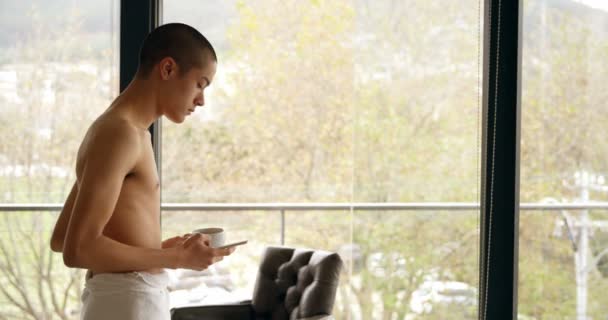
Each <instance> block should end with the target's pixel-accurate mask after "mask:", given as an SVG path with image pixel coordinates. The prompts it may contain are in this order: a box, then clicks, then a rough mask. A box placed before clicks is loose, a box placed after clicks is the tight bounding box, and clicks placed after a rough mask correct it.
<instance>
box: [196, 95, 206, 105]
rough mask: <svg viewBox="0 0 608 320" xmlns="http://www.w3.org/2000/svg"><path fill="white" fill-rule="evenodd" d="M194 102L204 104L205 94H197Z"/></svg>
mask: <svg viewBox="0 0 608 320" xmlns="http://www.w3.org/2000/svg"><path fill="white" fill-rule="evenodd" d="M194 104H196V105H197V106H198V107H202V106H204V105H205V98H204V97H203V95H199V96H197V97H196V99H195V100H194Z"/></svg>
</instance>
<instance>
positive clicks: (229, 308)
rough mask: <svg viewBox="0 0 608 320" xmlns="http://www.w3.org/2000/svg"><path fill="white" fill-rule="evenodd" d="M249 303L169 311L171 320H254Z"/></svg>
mask: <svg viewBox="0 0 608 320" xmlns="http://www.w3.org/2000/svg"><path fill="white" fill-rule="evenodd" d="M253 315H254V313H253V307H252V306H251V301H250V300H247V301H243V302H239V303H230V304H217V305H207V306H191V307H180V308H173V309H171V320H248V319H254V316H253Z"/></svg>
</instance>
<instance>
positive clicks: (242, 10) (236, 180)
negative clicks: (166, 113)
mask: <svg viewBox="0 0 608 320" xmlns="http://www.w3.org/2000/svg"><path fill="white" fill-rule="evenodd" d="M480 6H481V4H480V3H479V1H465V2H462V1H460V2H452V3H447V2H445V1H426V0H424V1H423V0H420V1H408V2H403V1H387V0H381V1H380V0H374V1H365V0H358V1H354V0H339V1H333V0H332V1H283V0H281V1H279V0H259V1H204V2H201V1H182V0H180V1H177V0H165V1H164V7H163V17H162V22H163V23H169V22H184V23H188V24H190V25H193V26H194V27H196V28H197V29H198V30H199V31H201V32H202V33H203V34H204V35H206V36H207V37H208V38H209V39H210V41H211V42H212V43H213V44H214V45H215V47H216V49H217V51H218V56H219V64H218V73H217V75H216V79H215V81H214V84H213V85H212V86H211V88H210V90H209V92H208V94H207V97H206V102H207V105H206V106H205V107H203V108H202V109H199V110H198V111H197V112H196V114H194V115H193V116H192V117H191V118H189V119H187V121H186V122H185V123H183V124H180V125H174V124H172V123H169V122H168V121H163V123H162V154H161V157H162V172H161V173H162V201H163V203H165V204H170V203H187V204H190V205H191V206H192V208H193V210H192V211H188V212H178V211H164V212H163V232H164V233H165V235H166V236H170V235H173V234H175V233H183V232H187V231H189V230H191V229H193V228H198V227H205V226H215V225H220V226H223V227H225V228H227V229H228V232H229V233H232V234H236V235H237V236H236V237H237V238H241V237H246V238H248V239H249V240H250V243H249V244H248V245H247V246H245V247H242V248H239V249H238V250H237V252H236V253H235V254H234V255H233V256H231V257H230V258H228V259H226V260H225V261H222V262H221V263H220V264H219V265H218V266H217V268H212V269H211V270H210V271H209V272H207V273H203V274H201V275H200V279H203V280H204V279H212V278H210V277H209V276H213V275H214V274H215V275H217V277H216V278H217V279H223V281H219V282H218V281H215V282H214V281H212V280H208V281H203V280H201V281H200V285H198V286H194V287H190V288H186V289H184V290H176V291H175V292H173V293H172V297H173V298H174V300H173V303H174V305H178V304H189V303H212V302H215V300H213V299H214V297H217V296H218V295H220V294H219V293H226V295H227V296H229V295H230V293H231V291H234V292H236V296H238V298H242V297H246V296H248V295H250V294H251V288H252V286H253V282H254V280H255V272H256V270H257V267H258V263H259V259H260V257H261V252H262V250H263V248H264V247H265V246H268V245H276V244H281V241H284V244H285V245H288V246H296V247H312V248H320V249H326V250H332V251H338V252H340V253H341V254H342V257H343V259H344V260H345V261H346V262H347V268H346V270H345V272H344V273H343V274H342V277H341V283H342V286H341V287H340V290H339V293H338V301H337V304H336V307H335V316H336V317H337V318H338V319H403V318H404V317H408V319H409V318H417V319H418V318H419V319H446V318H449V319H473V318H475V317H476V314H477V308H476V303H477V283H478V251H479V246H478V244H479V218H478V217H479V212H478V209H477V205H478V201H479V181H480V176H479V172H480V167H479V162H480V161H479V160H480V159H479V149H480V142H479V141H480V130H479V128H480V121H481V120H480V107H479V104H480V99H479V98H480V91H481V89H480V76H481V74H480V68H481V67H480V65H479V63H480V54H481V53H480V46H481V44H482V40H481V39H480V36H481V31H480V30H482V27H481V22H480V12H482V10H481V9H482V8H480ZM234 202H237V203H257V204H264V203H285V202H287V203H290V204H291V205H292V207H290V208H292V210H283V211H267V210H250V211H238V212H234V211H229V210H216V211H209V210H207V209H208V208H206V207H205V204H208V203H234ZM328 202H330V203H343V204H345V205H347V207H346V208H341V209H340V210H332V211H328V210H302V209H298V208H297V204H299V203H306V204H320V205H321V204H324V203H328ZM361 202H365V203H371V204H382V203H398V204H401V205H402V206H401V207H399V206H398V207H397V208H393V209H392V210H381V209H375V210H359V209H357V208H356V206H355V205H353V206H352V207H351V208H349V207H348V204H357V203H361ZM412 202H424V203H425V205H422V206H421V207H419V209H421V210H403V209H404V208H408V207H407V204H408V203H412ZM453 203H457V204H458V206H457V205H453V206H450V204H453ZM441 205H443V206H444V209H441V210H439V209H438V208H441ZM425 206H426V207H425ZM197 207H198V208H199V210H198V211H197V210H195V209H196V208H197ZM456 209H459V210H456ZM463 209H464V210H463ZM190 276H191V273H187V272H178V273H177V277H178V278H179V277H183V278H186V277H190ZM205 277H207V278H205ZM180 291H183V292H180ZM218 292H219V293H218ZM210 293H214V294H210ZM186 297H187V298H186ZM197 297H199V298H198V299H197ZM185 300H186V301H185Z"/></svg>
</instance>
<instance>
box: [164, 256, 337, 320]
mask: <svg viewBox="0 0 608 320" xmlns="http://www.w3.org/2000/svg"><path fill="white" fill-rule="evenodd" d="M341 270H342V260H341V259H340V256H339V255H338V254H337V253H332V252H327V251H319V250H304V249H293V248H285V247H269V248H267V249H266V252H265V253H264V256H263V258H262V262H261V264H260V269H259V271H258V275H257V279H256V283H255V289H254V292H253V299H252V300H251V301H244V302H242V303H238V304H228V305H211V306H197V307H183V308H176V309H173V310H171V319H172V320H195V319H201V320H203V319H204V320H216V319H217V320H219V319H222V320H232V319H235V320H236V319H239V320H242V319H252V320H262V319H264V320H265V319H272V320H282V319H289V320H293V319H306V318H309V319H330V318H331V312H332V309H333V306H334V301H335V298H336V290H337V288H338V282H339V278H340V271H341Z"/></svg>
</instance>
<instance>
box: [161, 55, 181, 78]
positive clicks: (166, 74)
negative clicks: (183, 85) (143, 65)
mask: <svg viewBox="0 0 608 320" xmlns="http://www.w3.org/2000/svg"><path fill="white" fill-rule="evenodd" d="M158 67H159V69H160V78H161V79H162V80H167V79H169V78H171V77H173V76H174V75H176V74H177V69H178V67H177V62H175V60H174V59H173V58H171V57H166V58H163V59H162V60H160V62H159V63H158Z"/></svg>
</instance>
